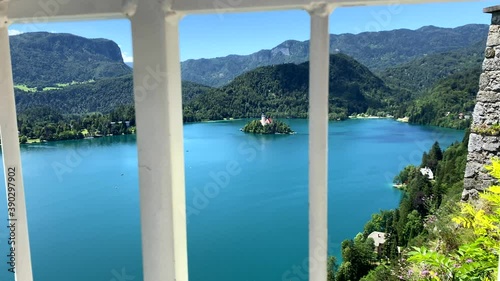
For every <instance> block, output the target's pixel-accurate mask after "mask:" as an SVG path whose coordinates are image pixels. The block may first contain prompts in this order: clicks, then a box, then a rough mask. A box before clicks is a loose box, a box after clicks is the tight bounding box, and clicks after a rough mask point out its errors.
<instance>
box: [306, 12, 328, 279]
mask: <svg viewBox="0 0 500 281" xmlns="http://www.w3.org/2000/svg"><path fill="white" fill-rule="evenodd" d="M309 13H310V15H311V41H310V44H311V45H310V51H309V52H310V53H309V58H310V61H309V280H312V281H326V278H327V255H328V75H329V73H328V72H329V64H330V63H329V62H330V57H329V56H330V48H329V47H330V46H329V42H330V35H329V33H328V17H329V15H330V13H331V9H330V7H328V6H327V5H326V4H319V5H315V6H314V7H312V9H310V10H309Z"/></svg>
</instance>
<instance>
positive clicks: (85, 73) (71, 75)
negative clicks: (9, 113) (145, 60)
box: [10, 32, 132, 88]
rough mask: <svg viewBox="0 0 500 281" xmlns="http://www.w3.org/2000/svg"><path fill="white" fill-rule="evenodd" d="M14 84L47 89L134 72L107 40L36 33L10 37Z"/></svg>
mask: <svg viewBox="0 0 500 281" xmlns="http://www.w3.org/2000/svg"><path fill="white" fill-rule="evenodd" d="M10 46H11V55H12V70H13V73H14V83H15V84H16V85H21V84H22V85H26V86H28V87H31V88H34V87H40V88H43V87H47V86H53V85H55V84H57V83H71V82H85V81H89V80H96V79H101V78H108V77H118V76H122V75H126V74H130V73H132V70H131V68H130V67H128V66H127V65H126V64H125V63H123V59H122V55H121V51H120V48H119V47H118V45H117V44H116V43H115V42H113V41H111V40H107V39H87V38H83V37H79V36H75V35H72V34H56V33H48V32H33V33H24V34H20V35H15V36H10Z"/></svg>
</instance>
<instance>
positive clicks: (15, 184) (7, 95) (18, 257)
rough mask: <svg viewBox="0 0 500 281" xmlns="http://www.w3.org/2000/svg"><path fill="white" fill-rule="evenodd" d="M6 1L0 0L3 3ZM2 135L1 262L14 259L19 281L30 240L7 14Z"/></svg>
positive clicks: (0, 19)
mask: <svg viewBox="0 0 500 281" xmlns="http://www.w3.org/2000/svg"><path fill="white" fill-rule="evenodd" d="M6 4H7V3H5V2H4V3H2V2H0V6H2V5H6ZM6 9H7V8H6V6H3V7H0V11H6ZM0 134H1V137H2V155H3V167H4V176H5V188H6V192H7V208H8V209H7V212H8V221H6V222H2V225H0V227H5V226H7V225H8V226H9V228H8V231H9V238H8V239H9V240H8V241H7V242H8V243H9V244H10V247H9V251H8V253H6V254H4V253H2V255H0V257H1V258H2V260H1V261H0V262H1V263H2V264H5V262H11V263H10V264H9V265H8V268H10V269H11V270H12V271H14V272H15V280H16V281H32V280H33V274H32V270H31V254H30V241H29V236H28V221H27V216H26V202H25V199H24V184H23V173H22V167H21V150H20V147H19V137H18V129H17V115H16V103H15V98H14V82H13V79H12V65H11V59H10V47H9V31H8V20H7V17H6V16H5V15H4V16H0ZM4 224H5V226H4ZM7 242H6V244H7ZM7 255H8V256H7Z"/></svg>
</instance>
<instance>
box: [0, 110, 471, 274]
mask: <svg viewBox="0 0 500 281" xmlns="http://www.w3.org/2000/svg"><path fill="white" fill-rule="evenodd" d="M286 121H287V122H288V123H289V124H290V125H291V127H292V128H293V129H294V130H295V131H297V134H296V135H291V136H278V135H277V136H255V135H247V134H244V133H241V132H240V131H239V130H238V129H239V128H240V127H242V126H243V124H244V121H234V122H216V123H197V124H189V125H185V127H184V128H185V132H184V134H185V150H186V152H185V158H186V185H187V186H186V196H187V206H188V209H189V213H188V250H189V267H190V268H189V275H190V280H191V281H232V280H238V281H261V280H262V281H274V280H276V281H281V280H283V281H289V280H292V279H293V280H303V279H305V278H306V275H304V274H306V273H307V272H306V270H305V268H304V265H305V263H304V261H306V257H307V254H308V251H307V245H308V242H307V236H308V234H307V233H308V232H307V225H308V223H307V220H308V214H307V206H308V203H307V199H308V195H307V167H308V159H307V147H308V135H307V121H306V120H286ZM462 137H463V132H462V131H455V130H449V129H442V128H435V127H424V126H412V125H408V124H404V123H398V122H395V121H392V120H385V119H378V120H349V121H345V122H335V123H333V122H332V123H331V124H330V145H329V231H330V237H329V245H328V248H329V252H330V253H331V254H336V255H338V254H339V247H340V242H341V241H342V240H343V239H346V238H352V237H353V236H354V235H355V234H356V233H357V232H360V231H362V227H363V225H364V223H365V222H366V221H367V220H368V219H369V218H370V215H371V214H372V213H374V212H378V211H379V210H380V209H389V208H394V207H396V206H397V204H398V202H399V198H400V193H399V191H397V190H395V189H393V188H392V187H391V181H392V178H393V177H394V176H395V175H396V173H397V172H398V171H399V170H400V169H402V167H404V166H405V165H407V164H410V163H413V164H417V163H419V162H420V157H421V155H422V152H423V151H424V149H425V150H427V149H428V148H430V146H431V145H432V143H433V142H434V140H438V141H439V142H440V143H441V144H442V146H448V145H449V144H451V143H452V142H454V141H460V140H461V139H462ZM22 159H23V165H24V166H23V167H24V176H25V189H26V200H27V206H28V219H29V230H30V242H31V253H32V261H33V274H34V278H35V280H36V281H58V280H72V281H99V280H102V281H141V280H142V258H141V241H140V222H139V199H138V175H137V151H136V145H135V136H120V137H110V138H102V139H94V140H82V141H68V142H56V143H49V144H41V145H26V146H23V147H22ZM0 165H1V164H0ZM228 169H229V170H230V171H231V172H233V175H231V176H229V177H228V178H226V177H220V179H223V180H224V181H225V182H222V184H223V185H224V186H225V187H224V188H221V189H220V190H219V192H217V191H214V190H213V189H210V186H212V187H213V183H217V181H216V180H215V179H214V178H218V176H217V175H219V176H220V175H222V174H224V173H226V172H227V171H228ZM214 175H215V176H214ZM226 183H227V184H226ZM0 187H1V188H2V190H4V188H5V186H4V182H3V180H2V182H1V183H0ZM206 188H208V190H207V191H205V189H206ZM207 192H208V193H207ZM206 195H208V197H209V198H208V197H206ZM3 202H5V194H4V192H0V221H4V222H6V218H7V217H6V212H7V211H6V206H5V204H4V203H3ZM5 226H7V224H6V223H5ZM6 237H7V228H6V227H2V226H1V225H0V280H7V281H10V280H14V278H13V275H12V274H10V273H8V272H7V269H8V266H7V264H6V262H7V257H6V255H7V254H8V252H7V242H6ZM4 253H5V254H4ZM294 270H295V273H294ZM123 273H125V275H123ZM294 278H296V279H294Z"/></svg>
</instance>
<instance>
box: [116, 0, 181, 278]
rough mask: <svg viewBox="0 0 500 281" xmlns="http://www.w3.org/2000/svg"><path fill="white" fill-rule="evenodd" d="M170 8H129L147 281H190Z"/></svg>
mask: <svg viewBox="0 0 500 281" xmlns="http://www.w3.org/2000/svg"><path fill="white" fill-rule="evenodd" d="M165 3H166V1H158V0H143V1H139V2H138V6H137V9H136V10H134V9H133V8H131V7H126V9H128V10H129V11H128V12H127V11H126V13H127V14H128V15H129V16H130V17H131V22H132V36H133V48H134V96H135V109H136V120H137V147H138V154H139V155H138V158H139V187H140V208H141V230H142V255H143V268H144V281H159V280H161V281H188V264H187V239H186V212H185V210H186V202H185V201H186V199H185V179H184V148H183V146H184V145H183V121H182V97H181V67H180V55H179V26H178V24H179V20H180V18H181V17H180V16H179V15H177V14H175V13H174V12H172V11H169V7H168V6H167V5H166V4H165ZM124 9H125V8H124ZM131 14H133V15H131Z"/></svg>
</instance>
